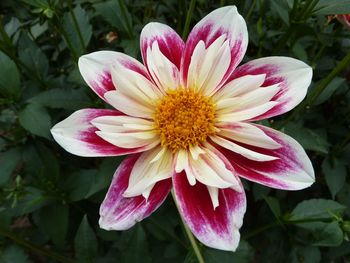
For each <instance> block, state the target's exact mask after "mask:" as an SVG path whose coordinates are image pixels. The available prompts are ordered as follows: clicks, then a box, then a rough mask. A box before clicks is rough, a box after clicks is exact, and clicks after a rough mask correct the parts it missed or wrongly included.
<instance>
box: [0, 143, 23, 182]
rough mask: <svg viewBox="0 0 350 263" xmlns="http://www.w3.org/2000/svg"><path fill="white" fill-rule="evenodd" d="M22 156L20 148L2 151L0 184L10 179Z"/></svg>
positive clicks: (0, 157)
mask: <svg viewBox="0 0 350 263" xmlns="http://www.w3.org/2000/svg"><path fill="white" fill-rule="evenodd" d="M21 158H22V156H21V151H20V149H19V148H12V149H10V150H8V151H6V152H1V153H0V185H3V184H5V183H6V182H7V181H8V180H9V179H10V176H11V174H12V173H13V171H14V169H15V168H16V166H17V164H18V163H19V161H20V160H21Z"/></svg>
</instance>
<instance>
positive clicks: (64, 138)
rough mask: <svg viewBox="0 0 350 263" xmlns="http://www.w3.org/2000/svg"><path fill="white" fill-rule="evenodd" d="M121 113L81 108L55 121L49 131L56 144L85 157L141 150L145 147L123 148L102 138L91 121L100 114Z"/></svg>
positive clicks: (111, 114) (118, 114)
mask: <svg viewBox="0 0 350 263" xmlns="http://www.w3.org/2000/svg"><path fill="white" fill-rule="evenodd" d="M120 115H124V114H123V113H121V112H119V111H117V110H107V109H83V110H78V111H76V112H74V113H73V114H72V115H70V116H69V117H68V118H66V119H65V120H63V121H61V122H59V123H57V124H56V125H55V126H54V127H53V128H52V129H51V133H52V136H53V137H54V139H55V140H56V142H57V143H58V144H60V145H61V146H62V147H63V148H64V149H65V150H66V151H68V152H70V153H72V154H75V155H79V156H85V157H92V156H96V157H97V156H118V155H124V154H128V153H135V152H142V151H144V150H145V147H139V148H134V149H125V148H120V147H117V146H115V145H113V144H110V143H109V142H107V141H105V140H103V139H102V138H101V137H99V136H98V135H97V134H96V131H97V130H98V129H97V128H96V127H95V126H93V125H92V124H91V121H92V120H93V119H95V118H97V117H102V116H120Z"/></svg>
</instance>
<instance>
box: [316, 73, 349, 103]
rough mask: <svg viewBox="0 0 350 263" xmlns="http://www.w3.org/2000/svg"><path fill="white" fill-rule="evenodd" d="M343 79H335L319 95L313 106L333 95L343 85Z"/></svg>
mask: <svg viewBox="0 0 350 263" xmlns="http://www.w3.org/2000/svg"><path fill="white" fill-rule="evenodd" d="M345 81H346V80H345V79H344V78H340V77H335V78H334V79H333V80H332V81H331V82H330V83H329V84H328V86H327V88H326V89H325V90H324V91H323V92H322V93H321V95H320V96H318V98H317V99H316V101H315V102H314V105H319V104H322V103H324V102H325V101H327V100H328V99H329V98H330V97H331V96H332V95H333V93H334V92H335V91H336V90H337V89H338V88H339V87H341V86H342V85H343V84H344V83H345Z"/></svg>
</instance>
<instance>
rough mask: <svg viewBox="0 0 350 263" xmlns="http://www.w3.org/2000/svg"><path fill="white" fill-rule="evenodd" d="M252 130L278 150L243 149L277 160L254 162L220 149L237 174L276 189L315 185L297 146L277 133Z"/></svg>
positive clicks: (268, 130)
mask: <svg viewBox="0 0 350 263" xmlns="http://www.w3.org/2000/svg"><path fill="white" fill-rule="evenodd" d="M252 125H253V124H252ZM255 126H256V127H257V128H259V129H261V130H262V131H263V132H264V133H265V134H266V135H267V136H269V137H270V138H272V139H273V140H274V141H276V142H277V143H278V144H279V145H281V147H280V148H278V149H263V148H258V147H253V146H249V145H245V147H247V148H249V149H251V150H254V151H256V152H259V153H261V154H266V155H271V156H276V157H278V159H276V160H272V161H268V162H256V161H253V160H249V159H247V158H244V157H242V156H241V155H239V154H237V153H234V152H232V151H229V150H227V149H224V148H220V151H221V152H222V153H223V154H224V155H225V156H226V157H227V159H228V160H229V161H230V162H231V164H232V166H233V168H234V169H235V171H236V172H237V174H238V175H239V176H241V177H243V178H245V179H247V180H250V181H253V182H257V183H260V184H263V185H266V186H269V187H272V188H277V189H285V190H300V189H304V188H306V187H309V186H310V185H312V184H313V183H314V181H315V174H314V170H313V168H312V164H311V161H310V159H309V158H308V156H307V155H306V153H305V151H304V149H303V148H302V147H301V146H300V144H299V143H298V142H297V141H295V140H294V139H293V138H291V137H289V136H288V135H285V134H283V133H281V132H278V131H276V130H273V129H270V128H267V127H264V126H261V125H255Z"/></svg>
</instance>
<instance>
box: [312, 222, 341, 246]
mask: <svg viewBox="0 0 350 263" xmlns="http://www.w3.org/2000/svg"><path fill="white" fill-rule="evenodd" d="M314 234H315V239H316V241H315V242H314V243H313V245H314V246H319V247H337V246H339V245H340V244H341V243H342V242H343V238H344V236H343V231H342V230H341V228H340V227H339V224H338V222H332V223H330V224H326V226H325V227H323V228H321V229H319V230H318V231H315V233H314Z"/></svg>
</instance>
